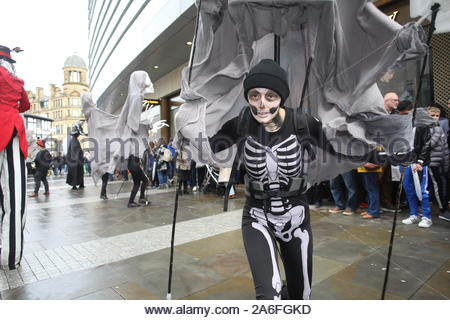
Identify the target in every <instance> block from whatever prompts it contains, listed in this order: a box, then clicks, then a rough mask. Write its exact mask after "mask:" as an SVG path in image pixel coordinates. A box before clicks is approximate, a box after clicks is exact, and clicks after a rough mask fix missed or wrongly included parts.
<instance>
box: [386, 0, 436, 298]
mask: <svg viewBox="0 0 450 320" xmlns="http://www.w3.org/2000/svg"><path fill="white" fill-rule="evenodd" d="M439 7H440V5H439V3H435V4H434V5H433V6H432V7H431V11H432V13H431V23H430V30H429V32H428V39H427V45H428V46H429V44H430V42H431V36H432V35H433V32H434V30H435V27H434V25H435V23H436V15H437V13H438V11H439ZM427 59H428V54H427V55H425V57H424V59H423V65H422V70H421V72H420V76H419V86H418V89H417V92H416V97H415V100H414V110H413V117H412V123H413V126H414V120H415V118H416V110H417V104H418V102H419V96H420V90H421V88H422V78H423V75H424V73H425V67H426V64H427ZM405 170H406V168H403V170H402V176H401V178H400V185H399V187H398V195H397V205H396V208H395V212H394V219H393V221H392V231H391V239H390V241H389V250H388V257H387V262H386V273H385V276H384V283H383V290H382V293H381V300H384V297H385V294H386V287H387V282H388V278H389V267H390V264H391V256H392V248H393V246H394V237H395V227H396V223H397V212H398V211H399V209H400V196H401V193H402V185H403V177H404V175H405Z"/></svg>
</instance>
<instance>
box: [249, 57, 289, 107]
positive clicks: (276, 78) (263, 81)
mask: <svg viewBox="0 0 450 320" xmlns="http://www.w3.org/2000/svg"><path fill="white" fill-rule="evenodd" d="M253 88H267V89H271V90H273V91H275V92H276V93H278V94H279V95H280V97H281V105H283V104H284V102H285V101H286V99H287V98H288V97H289V85H288V81H287V74H286V71H284V70H283V68H281V67H280V66H279V65H278V63H276V62H275V61H273V60H271V59H263V60H261V61H260V62H259V63H258V64H257V65H255V66H254V67H253V68H251V69H250V71H249V73H248V74H247V77H246V78H245V80H244V96H245V100H247V101H248V97H247V94H248V92H249V90H250V89H253Z"/></svg>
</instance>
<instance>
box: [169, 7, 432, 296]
mask: <svg viewBox="0 0 450 320" xmlns="http://www.w3.org/2000/svg"><path fill="white" fill-rule="evenodd" d="M197 5H198V7H199V12H198V28H197V31H196V35H195V38H194V40H195V41H194V45H193V48H192V53H191V58H192V60H191V63H190V65H189V66H188V67H186V68H185V69H184V70H183V79H182V91H181V97H182V98H183V99H184V100H185V103H184V104H183V105H182V106H181V107H180V109H179V111H178V112H177V114H176V116H175V125H176V132H177V133H178V135H177V139H180V138H187V139H189V140H190V145H189V146H186V149H188V151H189V152H190V154H191V155H192V158H193V160H195V161H196V162H197V163H198V164H204V163H206V164H214V165H217V166H220V167H231V165H232V164H233V159H234V156H230V153H231V154H232V155H233V154H235V153H236V152H238V154H240V157H239V159H241V161H242V162H243V164H244V166H245V167H246V169H247V177H246V195H247V199H246V204H245V207H244V213H243V220H242V234H243V239H244V243H245V248H246V252H247V256H248V260H249V264H250V267H251V270H252V275H253V279H254V283H255V291H256V296H257V298H258V299H279V298H281V292H282V282H281V277H280V272H279V270H278V265H277V259H276V256H277V253H278V252H277V251H278V249H277V243H278V244H279V246H280V248H279V254H280V255H281V257H282V260H283V265H284V269H285V273H286V280H287V294H286V295H284V294H283V297H284V296H289V298H291V299H308V298H309V297H310V292H311V277H312V264H311V262H312V261H311V260H312V234H311V228H310V221H309V208H308V204H307V198H306V195H305V191H306V190H307V188H308V187H309V186H310V185H313V184H315V183H318V182H320V181H323V180H327V179H331V178H333V177H335V176H336V175H338V174H340V173H342V172H347V171H349V170H351V169H355V168H357V167H358V166H361V165H363V164H364V163H365V162H367V161H366V160H367V155H368V154H369V152H370V151H371V150H372V149H374V148H375V147H376V146H377V145H382V146H383V148H384V149H385V150H388V153H389V155H392V154H395V153H398V152H409V151H411V146H410V144H409V136H410V135H411V132H412V130H411V122H412V121H411V119H412V117H411V116H409V117H408V116H401V115H391V114H388V113H387V112H386V110H385V109H384V106H383V97H382V96H381V93H380V91H379V89H378V87H377V85H376V81H377V80H378V79H379V78H381V76H382V75H383V74H384V73H385V72H387V71H389V70H393V69H394V68H396V67H398V66H400V65H401V63H402V62H403V61H405V60H409V59H416V58H419V57H420V56H422V55H424V54H425V53H426V52H427V46H426V44H425V42H424V38H425V37H424V33H423V30H422V29H421V28H420V27H417V26H416V25H415V24H414V23H410V24H407V25H405V26H403V27H402V26H400V25H399V24H398V23H396V22H394V21H391V20H390V19H389V18H388V17H386V16H385V15H384V14H383V13H381V12H380V11H379V10H378V9H377V8H376V7H375V6H374V5H373V3H371V1H368V0H355V1H342V0H323V1H307V0H289V1H288V0H275V1H262V0H245V1H244V0H197ZM274 40H275V41H274ZM195 44H197V45H195ZM224 47H226V48H227V50H223V48H224ZM195 48H196V50H195V54H194V49H195ZM272 54H273V55H272ZM267 58H270V59H267ZM272 58H273V60H275V61H276V62H277V63H275V62H274V61H273V60H271V59H272ZM308 70H309V71H308ZM308 79H309V81H308ZM306 84H307V85H306ZM302 88H303V89H302ZM302 92H305V93H306V94H305V101H304V100H303V97H304V96H303V94H302ZM244 99H245V100H247V102H248V104H250V106H248V107H244V108H243V107H242V106H243V105H244V103H246V101H245V100H244ZM303 102H306V108H305V109H301V108H302V106H303ZM285 105H287V106H292V107H293V109H290V108H288V107H285ZM296 106H299V107H296ZM317 119H320V120H321V121H319V120H317ZM205 137H209V138H208V139H205ZM399 137H401V139H402V141H400V142H401V143H395V142H399V141H398V138H399ZM396 139H397V140H396ZM305 140H306V141H305ZM236 147H237V148H236ZM283 293H284V291H283Z"/></svg>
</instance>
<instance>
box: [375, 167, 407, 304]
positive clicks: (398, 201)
mask: <svg viewBox="0 0 450 320" xmlns="http://www.w3.org/2000/svg"><path fill="white" fill-rule="evenodd" d="M405 170H406V168H403V170H402V175H401V178H400V185H399V186H398V192H397V204H396V206H395V211H394V220H393V222H392V230H391V240H390V241H389V250H388V256H387V262H386V273H385V274H384V283H383V290H382V293H381V300H384V296H385V294H386V287H387V282H388V278H389V267H390V265H391V256H392V248H393V246H394V236H395V227H396V225H397V213H398V212H399V211H400V197H401V195H402V186H403V178H404V176H405Z"/></svg>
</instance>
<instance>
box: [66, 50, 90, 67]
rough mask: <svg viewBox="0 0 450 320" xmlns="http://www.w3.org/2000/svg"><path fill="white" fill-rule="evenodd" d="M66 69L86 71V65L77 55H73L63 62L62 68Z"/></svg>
mask: <svg viewBox="0 0 450 320" xmlns="http://www.w3.org/2000/svg"><path fill="white" fill-rule="evenodd" d="M66 67H77V68H84V69H86V63H85V62H84V60H83V59H82V58H81V57H80V56H79V55H77V54H76V53H74V54H73V55H71V56H70V57H68V58H67V59H66V61H65V62H64V68H66Z"/></svg>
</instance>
